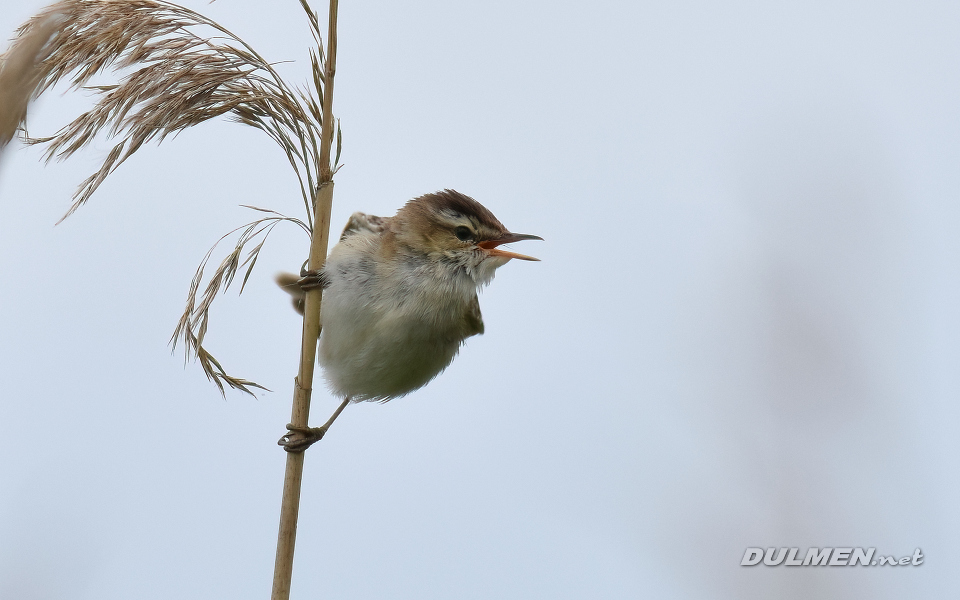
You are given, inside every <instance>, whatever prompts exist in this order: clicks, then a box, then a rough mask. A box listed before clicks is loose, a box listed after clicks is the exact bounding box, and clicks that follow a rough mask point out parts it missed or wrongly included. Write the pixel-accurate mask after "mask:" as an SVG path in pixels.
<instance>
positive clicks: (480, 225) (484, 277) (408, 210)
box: [391, 190, 543, 285]
mask: <svg viewBox="0 0 960 600" xmlns="http://www.w3.org/2000/svg"><path fill="white" fill-rule="evenodd" d="M391 229H392V230H393V234H394V235H395V236H396V237H395V239H396V242H397V243H398V244H399V245H402V246H404V247H405V248H407V249H408V250H409V251H412V252H416V253H422V254H425V255H427V257H428V258H430V259H432V260H437V261H444V262H449V263H452V264H455V265H457V266H462V267H464V268H465V269H466V271H467V273H468V274H470V275H471V277H473V279H474V280H475V281H476V283H477V284H478V285H482V284H485V283H487V282H488V281H490V279H492V278H493V273H494V271H495V270H496V269H497V268H498V267H501V266H503V265H504V264H506V263H507V261H509V260H510V259H511V258H516V259H520V260H539V259H537V258H534V257H532V256H526V255H524V254H518V253H516V252H510V251H508V250H504V249H502V248H499V247H498V246H500V245H502V244H509V243H510V242H519V241H521V240H542V239H543V238H541V237H538V236H535V235H528V234H524V233H511V232H510V231H508V230H507V228H506V227H504V226H503V223H501V222H500V221H499V220H497V218H496V217H495V216H494V215H493V213H492V212H490V211H489V210H487V209H486V207H484V206H483V205H482V204H480V203H479V202H477V201H476V200H474V199H473V198H470V197H469V196H465V195H463V194H461V193H460V192H456V191H454V190H443V191H441V192H436V193H433V194H426V195H424V196H420V197H419V198H414V199H413V200H410V201H409V202H407V204H406V205H405V206H404V207H403V208H401V209H400V211H399V212H398V213H397V216H396V217H395V218H394V226H392V227H391Z"/></svg>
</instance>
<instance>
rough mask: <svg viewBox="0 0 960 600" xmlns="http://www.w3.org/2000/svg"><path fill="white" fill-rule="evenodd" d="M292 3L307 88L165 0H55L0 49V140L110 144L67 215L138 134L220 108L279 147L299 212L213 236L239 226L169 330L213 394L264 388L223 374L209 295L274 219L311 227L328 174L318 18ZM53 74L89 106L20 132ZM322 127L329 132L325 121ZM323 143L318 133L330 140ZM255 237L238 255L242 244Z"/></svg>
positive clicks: (246, 263)
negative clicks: (307, 31)
mask: <svg viewBox="0 0 960 600" xmlns="http://www.w3.org/2000/svg"><path fill="white" fill-rule="evenodd" d="M300 4H301V5H302V7H303V9H304V11H306V14H307V16H308V18H309V22H310V28H311V31H312V34H313V36H314V40H315V42H316V47H315V48H312V49H311V50H310V60H311V64H312V71H313V81H312V82H311V83H312V85H311V86H309V87H308V88H305V89H293V88H291V87H290V86H288V85H287V84H286V83H285V82H284V81H283V80H282V79H281V78H280V76H279V75H278V74H277V73H276V71H274V69H273V67H272V66H271V64H270V63H268V62H267V61H266V60H264V59H263V58H262V57H261V56H260V55H259V54H257V53H256V52H255V51H254V50H253V49H252V48H251V47H250V46H249V45H247V44H246V43H245V42H244V41H243V40H241V39H240V38H238V37H237V36H235V35H234V34H232V33H231V32H230V31H228V30H227V29H225V28H224V27H222V26H221V25H219V24H218V23H216V22H214V21H212V20H210V19H208V18H206V17H204V16H203V15H201V14H199V13H196V12H194V11H192V10H189V9H187V8H184V7H181V6H178V5H176V4H172V3H169V2H164V1H162V0H62V1H61V2H57V3H56V4H54V5H52V6H50V7H48V8H47V9H46V10H44V11H43V12H42V13H41V14H39V15H37V16H35V17H34V18H32V19H30V20H29V21H28V22H27V23H25V24H24V25H23V26H22V27H20V29H19V30H18V31H17V37H16V38H15V40H14V41H13V43H12V44H11V46H10V49H9V50H8V51H7V52H6V53H5V54H4V55H3V56H2V57H0V61H2V64H0V148H2V147H3V146H4V145H5V144H7V143H8V142H9V141H10V140H11V139H12V137H13V135H14V134H15V133H16V130H17V129H18V128H20V131H21V134H22V138H23V140H24V141H25V142H27V143H31V144H39V145H41V146H43V147H44V148H45V153H44V155H45V158H46V160H47V161H50V160H53V159H54V158H56V159H58V160H62V159H65V158H68V157H70V156H71V155H72V154H73V153H75V152H77V151H78V150H80V149H81V148H83V147H84V146H86V145H88V144H90V143H91V142H92V141H93V140H94V139H95V138H96V137H97V136H98V135H102V136H105V137H106V138H108V139H113V140H114V141H115V142H116V143H115V145H114V146H113V148H112V150H110V152H109V153H108V154H107V156H106V158H105V160H104V161H103V164H102V166H101V167H100V169H99V170H98V171H97V172H96V173H93V174H92V175H91V176H90V177H88V178H87V179H86V180H85V181H83V183H81V184H80V186H79V187H78V189H77V191H76V193H75V194H74V197H73V204H72V205H71V207H70V209H69V210H68V211H67V213H66V214H65V215H64V217H63V218H66V217H68V216H69V215H71V214H72V213H73V212H74V211H76V210H77V209H78V208H79V207H80V206H82V205H83V204H84V203H85V202H86V201H87V200H88V199H89V198H90V196H91V195H92V194H93V193H94V192H95V191H96V190H97V188H98V187H99V186H100V184H101V183H103V181H104V179H105V178H106V177H107V176H108V175H109V174H110V173H112V172H113V171H115V170H116V169H117V167H119V166H120V165H121V164H122V163H123V162H124V161H125V160H127V159H128V158H129V157H130V156H131V155H132V154H133V153H134V152H136V151H137V150H138V149H139V148H140V147H141V146H143V144H145V143H147V142H150V141H156V142H158V143H159V142H161V141H163V140H164V139H166V138H167V137H168V136H169V135H171V134H176V133H178V132H180V131H182V130H184V129H186V128H188V127H192V126H194V125H198V124H200V123H203V122H204V121H207V120H209V119H212V118H214V117H220V116H227V117H229V118H230V119H231V120H233V121H236V122H238V123H243V124H245V125H249V126H251V127H255V128H257V129H259V130H260V131H263V132H264V133H266V134H267V135H268V136H270V138H271V139H273V140H274V141H275V142H276V143H277V144H279V145H280V147H281V148H282V149H283V152H284V153H285V154H286V156H287V159H288V161H289V163H290V166H291V167H292V168H293V170H294V172H295V173H296V175H297V178H298V180H299V182H300V190H301V194H302V196H303V204H304V210H305V218H304V219H298V218H294V217H288V216H285V215H282V214H280V213H276V212H274V211H269V210H265V209H256V208H255V210H259V211H262V212H265V213H267V216H265V217H263V218H260V219H257V220H255V221H253V222H252V223H249V224H247V225H245V226H242V227H239V228H237V229H236V230H234V231H232V232H230V233H228V234H227V235H226V236H224V237H223V238H221V239H220V241H223V240H224V239H225V238H227V237H229V236H231V235H234V234H237V242H236V245H235V247H234V249H233V251H232V252H230V253H229V254H228V255H227V257H226V258H224V259H223V261H222V262H221V263H220V265H219V267H218V268H217V269H216V271H214V273H213V275H212V276H210V277H209V279H208V283H207V285H206V287H205V290H204V292H203V295H202V297H201V299H200V300H199V302H198V301H197V294H198V291H199V290H200V286H201V283H202V281H203V279H204V269H205V267H206V266H207V262H208V261H209V260H210V258H211V256H212V253H213V250H214V248H216V244H215V245H214V248H211V249H210V252H209V253H207V256H206V257H204V259H203V261H202V262H201V264H200V266H199V268H198V269H197V272H196V275H195V276H194V278H193V281H192V283H191V285H190V290H189V293H188V295H187V303H186V307H185V310H184V312H183V316H182V317H181V318H180V321H179V323H178V324H177V327H176V330H175V332H174V334H173V337H172V339H171V342H172V344H173V345H174V347H175V346H176V344H177V343H178V342H181V343H183V345H184V349H185V352H186V355H187V357H188V358H190V357H195V358H196V359H198V360H199V362H200V364H201V366H202V367H203V370H204V372H205V373H206V374H207V377H208V378H209V379H211V380H212V381H213V382H214V383H216V385H217V387H218V388H219V389H220V392H221V393H223V392H224V384H226V385H227V386H230V387H231V388H235V389H238V390H242V391H244V392H247V393H250V394H252V391H251V388H253V387H262V386H259V385H257V384H256V383H253V382H250V381H247V380H244V379H240V378H237V377H232V376H230V375H228V374H227V373H226V372H225V370H224V368H223V367H222V366H221V365H220V363H219V362H218V361H217V360H216V359H215V358H214V357H213V356H212V355H211V354H210V353H209V352H208V351H207V350H206V349H205V348H204V346H203V341H204V336H205V334H206V331H207V325H208V322H209V309H210V305H211V303H212V302H213V300H214V298H215V297H216V296H217V294H218V292H220V291H226V289H227V288H229V286H230V284H231V283H232V282H233V280H234V276H235V275H236V273H237V271H238V270H239V269H241V268H244V267H246V272H245V274H244V277H243V282H244V284H245V283H246V281H247V279H248V278H249V276H250V273H251V271H252V269H253V267H254V265H255V264H256V260H257V256H258V255H259V252H260V250H261V248H262V247H263V244H264V242H265V241H266V238H267V236H268V235H269V234H270V232H271V231H273V228H274V227H275V226H276V225H278V224H279V223H281V222H284V221H288V222H292V223H295V224H297V225H299V226H300V227H301V228H302V229H303V230H304V231H305V232H306V233H307V234H308V236H310V235H312V232H313V222H314V198H315V196H316V193H317V190H318V189H319V187H320V184H321V183H323V182H324V181H328V180H329V179H330V177H331V169H330V167H329V158H327V165H326V166H325V168H324V167H321V158H322V157H321V147H322V146H323V145H324V144H323V143H322V140H321V137H322V131H323V129H322V119H323V116H322V110H321V107H320V105H319V104H318V101H317V98H318V97H320V98H322V96H323V90H322V88H323V86H324V85H325V83H324V62H325V57H324V56H323V50H322V48H323V46H322V43H321V34H320V27H319V22H318V18H317V14H316V13H315V12H314V11H313V10H312V9H311V8H310V6H309V4H308V3H307V2H306V0H300ZM107 70H111V71H113V72H114V73H115V74H116V75H117V77H118V83H117V84H115V85H102V86H93V87H88V84H89V83H90V82H91V79H93V78H94V77H95V76H97V75H99V74H101V73H103V72H104V71H107ZM61 82H66V83H67V84H68V89H71V90H78V89H81V88H83V89H88V90H91V91H92V92H93V93H94V94H95V96H96V103H95V105H94V106H93V108H91V109H90V110H88V111H87V112H85V113H83V114H81V115H80V116H79V117H77V118H76V119H74V120H73V121H72V122H71V123H69V124H68V125H66V126H65V127H63V128H62V129H60V130H59V131H58V132H56V134H54V135H53V136H50V137H44V138H30V137H28V136H27V135H26V130H25V129H24V127H25V119H26V112H27V104H28V102H29V101H30V100H31V99H33V98H36V97H38V96H40V95H41V94H42V93H43V92H45V91H47V90H48V89H50V88H52V87H53V86H55V85H56V84H58V83H61ZM327 130H328V131H330V132H331V133H330V134H329V135H330V137H331V138H332V131H333V128H332V127H328V128H327ZM337 137H338V140H337V141H338V143H337V159H336V160H335V161H334V162H335V164H334V168H333V171H335V170H336V162H338V160H339V154H340V144H339V129H338V130H337ZM331 141H332V140H331V139H328V140H326V142H327V144H328V146H327V147H328V148H329V144H330V142H331ZM327 153H328V155H329V151H327ZM249 208H254V207H249ZM61 220H62V219H61ZM258 239H259V240H260V241H259V243H257V244H256V245H255V246H253V249H252V250H250V251H249V252H248V253H247V255H246V258H245V259H244V260H243V261H242V262H241V257H242V254H243V251H244V248H245V247H246V245H247V244H250V243H253V242H254V241H256V240H258ZM218 243H219V241H218ZM242 289H243V286H242V285H241V291H242Z"/></svg>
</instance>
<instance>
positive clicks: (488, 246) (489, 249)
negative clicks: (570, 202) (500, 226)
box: [477, 233, 543, 261]
mask: <svg viewBox="0 0 960 600" xmlns="http://www.w3.org/2000/svg"><path fill="white" fill-rule="evenodd" d="M521 240H540V241H541V242H542V241H543V238H542V237H540V236H538V235H529V234H526V233H505V234H503V236H501V237H500V238H498V239H495V240H484V241H482V242H480V243H479V244H477V246H479V247H480V248H482V249H483V250H485V251H486V253H487V256H500V257H503V258H507V259H510V258H519V259H520V260H536V261H539V260H540V259H539V258H534V257H532V256H527V255H526V254H517V253H516V252H508V251H507V250H501V249H499V248H497V246H499V245H500V244H509V243H511V242H519V241H521Z"/></svg>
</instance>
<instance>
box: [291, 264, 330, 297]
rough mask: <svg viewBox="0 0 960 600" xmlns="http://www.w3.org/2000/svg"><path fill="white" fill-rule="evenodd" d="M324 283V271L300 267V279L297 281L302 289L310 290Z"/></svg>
mask: <svg viewBox="0 0 960 600" xmlns="http://www.w3.org/2000/svg"><path fill="white" fill-rule="evenodd" d="M323 284H324V281H323V272H322V271H308V270H307V269H306V268H302V269H300V279H299V280H298V281H297V285H299V286H300V289H301V290H303V291H305V292H308V291H310V290H315V289H317V288H321V287H323Z"/></svg>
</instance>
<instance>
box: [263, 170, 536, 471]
mask: <svg viewBox="0 0 960 600" xmlns="http://www.w3.org/2000/svg"><path fill="white" fill-rule="evenodd" d="M522 240H541V241H542V240H543V238H541V237H539V236H536V235H530V234H520V233H512V232H510V231H509V230H508V229H507V228H506V227H505V226H504V225H503V224H502V223H501V222H500V221H499V220H498V219H497V218H496V217H495V216H494V214H493V213H492V212H490V211H489V210H488V209H487V208H486V207H484V206H483V205H482V204H480V203H479V202H477V201H476V200H474V199H473V198H471V197H469V196H467V195H465V194H462V193H460V192H457V191H455V190H452V189H445V190H442V191H438V192H434V193H430V194H425V195H422V196H419V197H417V198H414V199H412V200H410V201H408V202H407V203H406V204H405V205H404V206H403V207H402V208H400V210H398V211H397V214H396V215H395V216H393V217H389V218H387V217H377V216H374V215H368V214H364V213H362V212H357V213H354V214H353V215H352V216H351V217H350V219H349V220H348V222H347V225H346V227H345V228H344V230H343V233H342V234H341V236H340V240H339V242H338V243H337V244H336V246H334V247H333V249H332V250H331V251H330V255H329V256H328V257H327V260H326V262H325V263H324V265H323V266H322V268H320V269H319V270H317V271H315V272H307V271H303V270H301V274H300V276H297V275H294V274H291V273H280V274H278V275H277V276H276V281H277V284H278V285H279V286H280V287H281V288H282V289H283V290H285V291H286V292H288V293H289V294H290V295H291V297H292V300H293V305H294V308H295V309H296V310H297V312H299V313H300V314H303V310H304V305H305V302H304V300H305V296H306V291H307V290H309V289H313V288H316V287H320V288H321V289H322V290H323V292H322V299H321V304H320V320H321V332H320V338H319V349H318V361H319V364H320V367H321V370H322V374H323V377H324V379H325V380H326V383H327V386H328V387H329V389H330V391H331V392H332V393H333V395H334V396H337V397H338V398H341V399H342V403H341V404H340V407H339V408H338V409H337V411H336V412H334V414H333V416H331V417H330V419H329V420H328V421H327V422H326V423H325V424H324V425H323V426H321V427H294V426H293V425H292V424H290V425H287V429H288V432H287V434H286V435H284V436H283V437H282V438H280V441H279V442H278V443H279V444H280V445H281V446H283V447H284V449H285V450H287V451H288V452H302V451H303V450H305V449H306V448H307V447H309V446H310V445H311V444H313V443H314V442H316V441H319V439H321V438H322V437H323V435H324V434H325V433H326V431H327V429H328V428H329V427H330V425H331V424H332V423H333V421H334V420H335V419H336V418H337V416H339V414H340V413H341V412H342V411H343V409H344V408H345V407H346V406H347V405H348V404H350V403H351V402H362V401H379V402H387V401H389V400H392V399H394V398H399V397H401V396H405V395H407V394H409V393H410V392H413V391H415V390H418V389H420V388H422V387H423V386H425V385H427V383H429V382H430V381H432V380H433V379H434V378H435V377H436V376H437V375H439V374H440V373H441V372H442V371H443V370H444V369H446V368H447V366H449V365H450V363H451V362H452V361H453V359H454V358H455V357H456V355H457V353H458V352H459V350H460V347H461V346H462V345H463V343H464V341H466V340H467V338H470V337H472V336H475V335H480V334H482V333H483V331H484V325H483V317H482V315H481V313H480V302H479V300H478V298H477V291H478V290H479V289H480V288H482V287H484V286H486V285H487V284H489V283H490V281H491V280H492V279H493V277H494V274H495V272H496V270H497V269H498V268H500V267H502V266H503V265H505V264H506V263H507V262H509V261H510V260H511V259H519V260H525V261H538V260H539V259H537V258H534V257H532V256H526V255H524V254H518V253H516V252H512V251H509V250H505V249H503V248H500V246H501V245H503V244H508V243H511V242H519V241H522Z"/></svg>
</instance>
